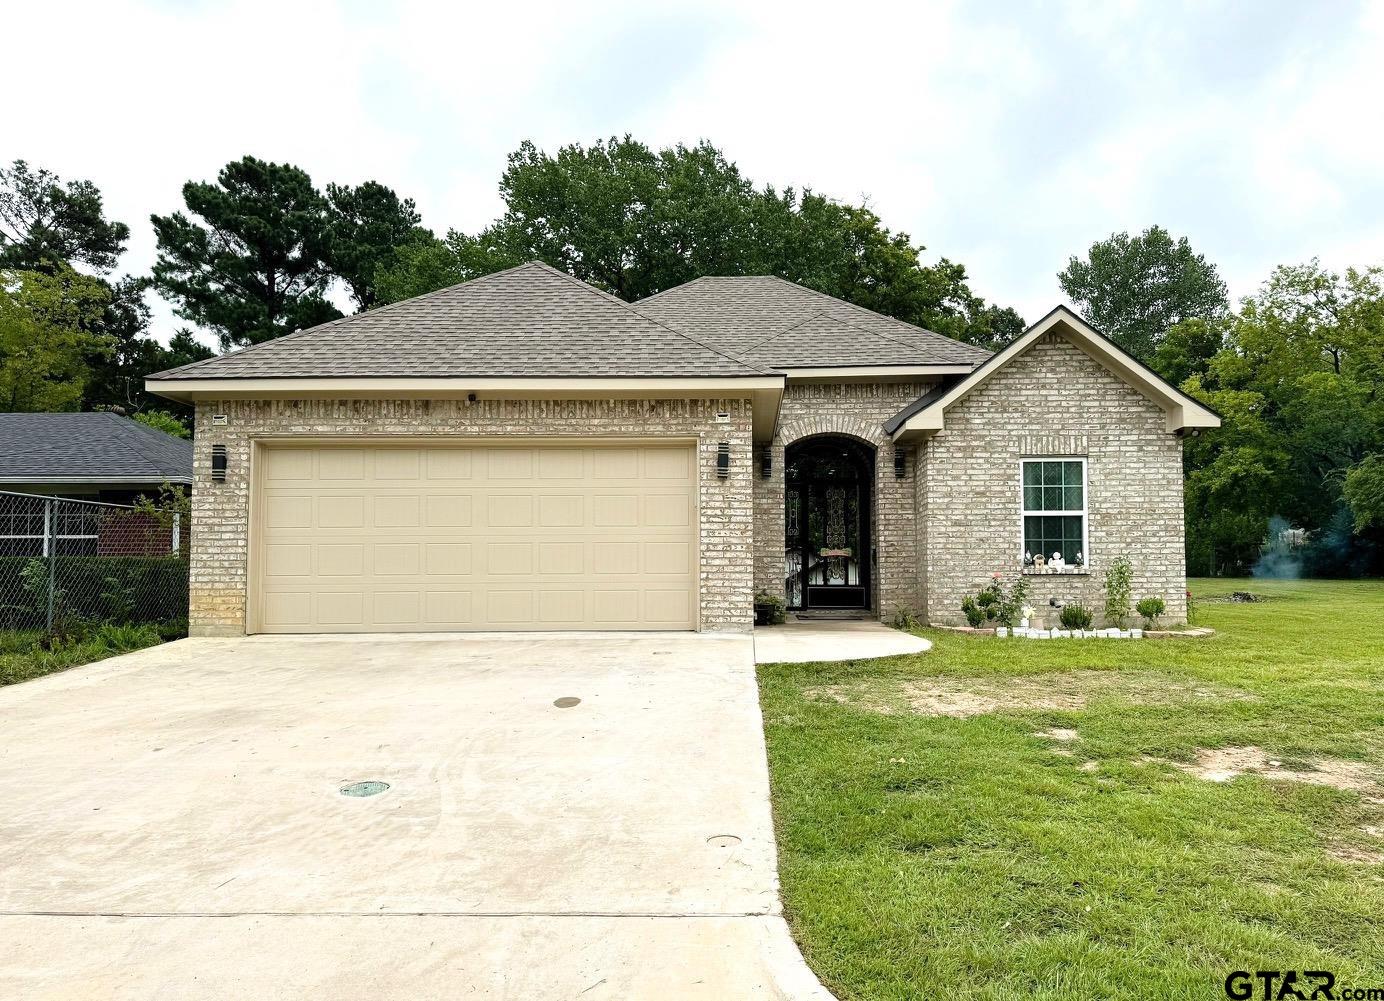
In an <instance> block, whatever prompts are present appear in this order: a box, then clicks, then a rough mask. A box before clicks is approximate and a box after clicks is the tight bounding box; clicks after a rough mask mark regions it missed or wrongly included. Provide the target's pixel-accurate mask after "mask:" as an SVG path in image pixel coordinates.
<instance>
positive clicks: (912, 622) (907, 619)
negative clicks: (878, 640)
mask: <svg viewBox="0 0 1384 1001" xmlns="http://www.w3.org/2000/svg"><path fill="white" fill-rule="evenodd" d="M889 624H890V625H891V626H893V627H894V628H895V629H902V630H903V631H904V632H906V633H910V632H912V631H913V630H915V629H921V628H922V627H923V624H922V623H921V622H920V621H918V616H917V614H916V613H915V612H914V611H913V609H911V608H900V609H899V610H898V611H896V612H895V613H894V618H893V621H891V622H890V623H889Z"/></svg>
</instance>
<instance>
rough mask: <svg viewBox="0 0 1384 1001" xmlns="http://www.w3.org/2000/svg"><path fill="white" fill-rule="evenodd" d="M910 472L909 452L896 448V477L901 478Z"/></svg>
mask: <svg viewBox="0 0 1384 1001" xmlns="http://www.w3.org/2000/svg"><path fill="white" fill-rule="evenodd" d="M907 472H908V453H907V452H905V451H904V450H903V449H901V448H895V449H894V478H895V479H898V480H901V479H903V478H904V474H905V473H907Z"/></svg>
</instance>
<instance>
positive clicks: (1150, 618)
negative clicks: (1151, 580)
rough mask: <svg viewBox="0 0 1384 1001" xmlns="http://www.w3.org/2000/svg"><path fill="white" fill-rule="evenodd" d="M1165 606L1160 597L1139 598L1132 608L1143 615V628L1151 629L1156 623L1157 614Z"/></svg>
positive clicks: (1159, 613) (1160, 613) (1158, 614)
mask: <svg viewBox="0 0 1384 1001" xmlns="http://www.w3.org/2000/svg"><path fill="white" fill-rule="evenodd" d="M1166 608H1167V606H1166V605H1165V604H1163V599H1162V598H1140V599H1139V604H1137V605H1135V606H1134V610H1135V611H1136V612H1138V613H1139V614H1140V615H1142V616H1143V617H1144V628H1145V629H1152V628H1153V627H1154V626H1155V625H1157V624H1158V616H1160V615H1162V614H1163V612H1164V610H1165V609H1166Z"/></svg>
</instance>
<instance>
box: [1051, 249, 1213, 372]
mask: <svg viewBox="0 0 1384 1001" xmlns="http://www.w3.org/2000/svg"><path fill="white" fill-rule="evenodd" d="M1057 281H1058V284H1060V285H1061V286H1062V291H1063V292H1065V293H1066V294H1067V297H1068V298H1070V299H1071V300H1072V302H1073V303H1075V304H1076V307H1077V309H1079V310H1080V311H1081V315H1082V316H1084V317H1085V318H1086V320H1087V321H1088V322H1089V323H1090V324H1091V325H1092V326H1094V327H1096V328H1097V329H1098V330H1100V331H1102V332H1103V333H1105V334H1106V335H1108V336H1109V337H1111V338H1112V339H1113V340H1114V341H1115V342H1116V343H1117V344H1119V345H1120V346H1121V347H1123V348H1124V349H1125V350H1126V351H1129V352H1130V353H1131V354H1133V355H1134V356H1135V357H1137V358H1140V359H1141V360H1144V361H1148V360H1150V359H1151V358H1153V356H1154V352H1155V350H1156V349H1157V348H1158V346H1159V342H1160V341H1162V339H1163V337H1164V335H1165V334H1166V333H1167V332H1168V330H1169V328H1171V327H1172V326H1174V325H1175V324H1178V323H1182V322H1183V321H1184V320H1191V319H1202V320H1215V319H1218V318H1220V317H1222V316H1224V315H1225V313H1226V311H1227V309H1228V308H1229V302H1228V299H1227V297H1226V288H1225V282H1223V281H1221V277H1220V274H1219V272H1218V271H1217V270H1216V266H1215V265H1214V264H1212V263H1211V262H1210V261H1208V260H1207V259H1206V258H1205V257H1203V256H1202V255H1201V254H1198V253H1196V252H1195V251H1194V250H1193V249H1192V246H1191V244H1190V243H1188V242H1187V238H1186V237H1185V236H1184V237H1180V238H1178V239H1177V240H1174V239H1173V238H1172V235H1171V234H1170V233H1169V232H1168V231H1167V230H1165V229H1163V228H1162V227H1161V226H1150V227H1149V228H1148V229H1146V230H1144V232H1142V233H1140V234H1139V235H1138V236H1130V235H1129V234H1128V233H1113V234H1111V235H1110V237H1109V238H1108V239H1105V240H1098V241H1096V242H1095V243H1093V244H1091V249H1090V250H1089V251H1087V254H1086V257H1085V259H1084V260H1083V259H1081V258H1077V257H1072V258H1070V259H1069V260H1068V262H1067V267H1066V269H1065V270H1064V271H1061V272H1059V273H1058V275H1057Z"/></svg>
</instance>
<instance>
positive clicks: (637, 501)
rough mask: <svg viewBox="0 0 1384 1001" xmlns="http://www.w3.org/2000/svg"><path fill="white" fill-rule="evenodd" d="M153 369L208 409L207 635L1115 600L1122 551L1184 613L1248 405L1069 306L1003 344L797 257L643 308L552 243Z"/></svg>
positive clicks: (591, 623)
mask: <svg viewBox="0 0 1384 1001" xmlns="http://www.w3.org/2000/svg"><path fill="white" fill-rule="evenodd" d="M148 388H149V390H150V391H151V392H154V393H159V394H162V395H164V396H166V397H169V398H171V399H175V400H181V401H186V402H188V403H192V404H195V406H196V408H197V438H196V447H195V472H196V479H197V491H196V493H195V494H194V498H193V501H194V504H193V528H192V533H193V534H192V545H193V553H192V568H191V576H192V583H191V589H192V598H191V600H192V613H191V616H192V619H191V622H192V629H193V631H194V633H198V634H202V635H232V634H241V633H246V632H252V633H253V632H349V631H377V630H378V631H395V630H485V629H502V630H540V629H542V630H555V629H702V630H746V629H749V628H750V627H751V624H752V619H753V608H752V605H753V596H754V594H755V593H756V592H757V591H761V590H763V591H770V592H775V593H779V594H783V595H785V596H786V597H787V598H788V599H789V601H790V603H791V605H792V607H794V608H799V609H804V610H812V609H866V610H868V611H869V612H870V613H871V614H874V615H877V616H878V617H880V618H883V619H889V618H891V617H892V616H893V615H894V614H895V613H896V612H898V611H900V610H902V609H909V610H912V611H913V612H914V613H915V614H917V615H919V616H920V617H922V618H924V619H926V620H927V621H930V622H934V623H945V622H954V621H959V620H960V618H961V614H960V610H959V606H960V602H961V599H962V597H963V596H964V595H966V594H968V593H973V592H975V591H976V590H978V589H980V588H981V587H984V586H985V585H986V584H988V583H989V581H990V579H991V575H992V574H993V573H1004V574H1009V575H1017V574H1021V573H1022V574H1028V575H1030V577H1029V579H1030V581H1031V584H1032V591H1031V594H1032V599H1031V600H1032V602H1033V603H1034V604H1035V605H1036V604H1039V603H1046V602H1047V601H1048V600H1049V599H1050V598H1057V599H1060V600H1066V601H1071V600H1082V601H1085V602H1087V603H1090V604H1092V605H1094V606H1095V607H1097V608H1099V607H1100V603H1101V602H1100V594H1101V571H1102V567H1103V566H1104V565H1106V563H1107V562H1108V561H1109V560H1112V559H1114V558H1115V557H1116V556H1120V555H1126V556H1128V557H1129V558H1130V560H1131V561H1132V563H1133V566H1134V580H1135V584H1134V591H1135V595H1136V597H1142V596H1145V595H1150V596H1158V597H1162V598H1163V599H1164V601H1165V602H1166V603H1167V607H1168V616H1169V618H1170V620H1178V619H1181V618H1183V617H1184V616H1185V608H1186V605H1185V569H1184V564H1183V521H1182V437H1183V436H1184V435H1186V434H1189V433H1196V432H1197V430H1198V429H1199V428H1203V427H1215V426H1217V424H1218V423H1219V419H1218V418H1217V416H1216V415H1215V414H1214V413H1213V412H1211V411H1210V410H1208V409H1207V408H1206V407H1204V406H1202V405H1201V404H1199V403H1197V402H1196V401H1195V400H1193V399H1191V398H1190V397H1188V396H1186V395H1185V394H1183V393H1181V392H1179V391H1178V390H1177V389H1175V388H1174V387H1172V386H1170V385H1168V384H1167V383H1165V382H1164V381H1162V380H1161V379H1159V378H1158V377H1157V376H1156V375H1155V374H1153V373H1152V372H1151V371H1149V370H1148V369H1146V368H1145V367H1144V366H1142V365H1141V364H1139V363H1138V362H1137V361H1135V360H1134V359H1133V358H1131V357H1130V356H1128V355H1127V354H1125V353H1124V352H1123V351H1121V350H1120V349H1119V348H1118V347H1116V346H1115V345H1114V344H1112V343H1111V342H1110V341H1109V340H1107V339H1106V338H1105V337H1103V336H1101V335H1100V334H1099V333H1097V332H1096V331H1095V330H1092V329H1091V328H1090V327H1089V326H1087V325H1086V324H1085V323H1084V322H1083V321H1082V320H1081V319H1080V318H1079V317H1077V316H1076V315H1074V314H1073V313H1071V312H1070V311H1069V310H1067V309H1065V308H1060V307H1059V308H1058V309H1055V310H1053V311H1052V312H1051V313H1049V314H1048V315H1047V316H1045V317H1044V318H1043V319H1041V320H1040V321H1038V322H1037V323H1036V324H1034V325H1033V326H1032V327H1030V328H1029V329H1028V330H1027V331H1025V332H1024V334H1023V335H1022V336H1020V337H1019V338H1018V339H1017V340H1015V341H1014V342H1013V343H1012V344H1010V345H1009V346H1008V347H1006V348H1005V349H1004V350H1002V351H1000V352H999V353H997V354H990V353H988V352H986V351H982V350H980V349H978V348H976V347H973V346H970V345H966V344H962V343H959V342H957V341H954V340H951V339H948V338H946V337H943V336H941V335H939V334H936V333H933V332H930V331H927V330H922V329H920V328H918V327H914V326H911V325H909V324H906V323H902V322H900V321H898V320H894V319H891V318H888V317H885V316H881V315H878V314H876V313H872V312H870V311H869V310H865V309H862V308H860V307H857V306H853V305H850V304H847V303H845V302H841V301H839V300H836V299H833V298H831V297H830V296H826V295H822V294H819V293H817V292H813V291H811V290H808V289H805V288H802V287H801V286H798V285H795V284H793V283H791V282H787V281H783V280H781V279H778V278H772V277H737V278H702V279H699V280H696V281H693V282H689V283H688V284H686V285H682V286H679V287H677V288H673V289H669V290H667V291H665V292H662V293H660V294H658V295H655V296H652V297H650V298H648V299H646V300H643V301H641V302H639V303H635V304H628V303H625V302H623V301H621V300H619V299H617V298H615V297H613V296H611V295H608V294H606V293H604V292H601V291H599V290H597V289H594V288H592V287H590V286H588V285H586V284H584V283H582V282H580V281H577V280H576V279H574V278H572V277H570V276H568V275H566V274H564V273H562V272H559V271H556V270H554V269H552V268H550V267H548V266H546V265H543V264H539V263H531V264H525V265H522V266H520V267H517V268H513V269H510V270H508V271H502V272H499V273H497V274H492V275H488V276H486V277H483V278H478V279H475V280H473V281H470V282H466V283H464V284H462V285H458V286H454V287H452V288H448V289H443V290H441V291H438V292H434V293H431V294H429V295H424V296H420V297H418V298H416V299H410V300H407V301H405V302H400V303H396V304H394V305H391V306H386V307H383V308H381V309H376V310H372V311H370V312H367V313H362V314H359V315H356V316H351V317H347V318H344V319H341V320H335V321H332V322H330V323H326V324H323V325H321V326H319V327H315V328H312V329H310V330H304V331H300V332H298V333H295V334H292V335H289V336H287V337H283V338H280V339H278V340H274V341H269V342H267V343H264V344H260V345H256V346H254V347H251V348H247V349H245V350H243V351H240V352H237V353H234V354H228V355H225V356H222V357H219V358H213V359H209V360H206V361H200V362H195V363H193V364H191V365H186V366H183V367H181V368H177V369H172V370H169V371H167V372H161V373H159V374H157V375H155V376H152V377H151V378H150V379H149V381H148ZM1054 554H1056V556H1057V557H1058V558H1057V559H1056V560H1054V559H1053V556H1054ZM1058 563H1061V564H1065V565H1064V566H1063V567H1061V569H1057V567H1056V566H1055V564H1058ZM1040 564H1046V565H1040Z"/></svg>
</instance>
